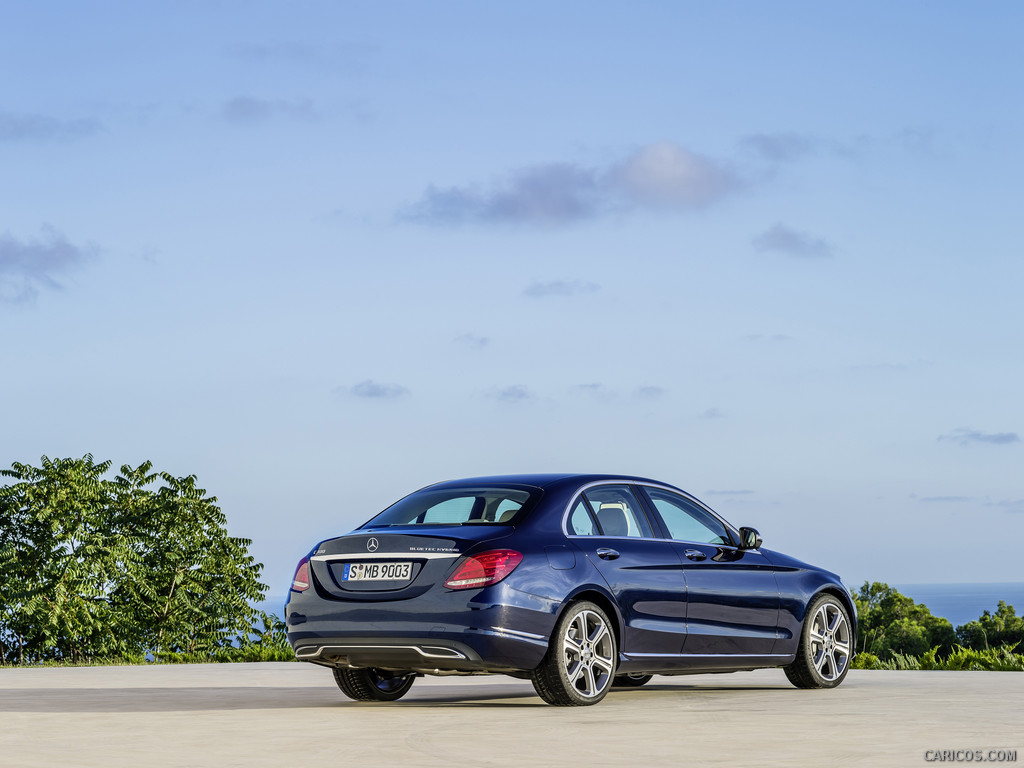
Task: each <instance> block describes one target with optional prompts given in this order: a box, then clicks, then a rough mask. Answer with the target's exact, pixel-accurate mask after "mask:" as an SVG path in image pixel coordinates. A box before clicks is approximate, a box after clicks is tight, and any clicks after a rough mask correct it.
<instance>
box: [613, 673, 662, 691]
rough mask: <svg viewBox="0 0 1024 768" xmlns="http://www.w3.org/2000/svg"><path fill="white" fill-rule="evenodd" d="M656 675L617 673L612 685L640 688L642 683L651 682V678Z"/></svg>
mask: <svg viewBox="0 0 1024 768" xmlns="http://www.w3.org/2000/svg"><path fill="white" fill-rule="evenodd" d="M652 677H654V675H638V674H635V673H634V674H631V675H616V676H615V679H614V680H613V681H612V685H613V686H614V687H615V688H639V687H640V686H641V685H647V683H649V682H651V678H652Z"/></svg>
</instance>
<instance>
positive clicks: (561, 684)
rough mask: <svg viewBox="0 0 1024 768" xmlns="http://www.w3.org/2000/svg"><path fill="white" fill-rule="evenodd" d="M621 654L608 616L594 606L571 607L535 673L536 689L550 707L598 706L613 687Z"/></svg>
mask: <svg viewBox="0 0 1024 768" xmlns="http://www.w3.org/2000/svg"><path fill="white" fill-rule="evenodd" d="M617 661H618V653H617V651H616V648H615V635H614V634H613V633H612V628H611V622H610V621H609V620H608V616H607V615H606V614H605V612H604V611H602V610H601V609H600V608H599V607H598V606H596V605H594V604H593V603H590V602H586V601H583V602H579V603H575V604H573V605H571V606H570V607H569V609H568V610H567V611H566V612H565V614H564V615H563V616H562V618H561V619H559V621H558V624H557V625H556V626H555V631H554V633H553V634H552V636H551V645H550V646H549V647H548V652H547V653H546V654H545V656H544V659H543V660H542V661H541V663H540V666H538V667H537V669H536V670H534V672H533V676H532V678H531V679H532V680H533V687H534V689H535V690H536V691H537V694H538V695H539V696H540V697H541V698H542V699H544V701H546V702H547V703H548V704H554V705H555V706H559V707H580V706H587V705H590V704H597V702H599V701H600V700H601V699H603V698H604V697H605V696H606V695H607V694H608V691H609V690H610V689H611V687H612V680H613V679H614V676H615V666H616V663H617Z"/></svg>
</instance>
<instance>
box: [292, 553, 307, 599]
mask: <svg viewBox="0 0 1024 768" xmlns="http://www.w3.org/2000/svg"><path fill="white" fill-rule="evenodd" d="M307 589H309V558H308V557H304V558H302V559H301V560H299V567H298V568H296V569H295V577H294V578H293V579H292V590H293V591H295V592H305V591H306V590H307Z"/></svg>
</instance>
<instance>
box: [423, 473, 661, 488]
mask: <svg viewBox="0 0 1024 768" xmlns="http://www.w3.org/2000/svg"><path fill="white" fill-rule="evenodd" d="M605 480H608V481H614V480H622V481H629V482H640V483H653V484H656V485H667V484H666V483H662V482H661V481H658V480H651V479H650V478H647V477H635V476H633V475H614V474H600V473H591V474H585V473H561V474H559V473H534V474H516V475H487V476H484V477H466V478H461V479H458V480H445V481H444V482H440V483H434V484H432V485H428V486H427V488H466V487H471V486H480V485H525V486H531V487H534V488H551V487H554V486H561V485H570V484H571V485H586V484H587V483H595V482H601V481H605Z"/></svg>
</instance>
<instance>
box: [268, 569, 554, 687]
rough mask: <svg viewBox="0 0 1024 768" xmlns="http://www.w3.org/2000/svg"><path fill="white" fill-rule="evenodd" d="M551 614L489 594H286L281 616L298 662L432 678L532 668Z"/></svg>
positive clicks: (550, 609) (517, 597) (528, 600)
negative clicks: (354, 597) (399, 597)
mask: <svg viewBox="0 0 1024 768" xmlns="http://www.w3.org/2000/svg"><path fill="white" fill-rule="evenodd" d="M496 587H501V585H496ZM310 591H312V590H310ZM414 606H415V608H414ZM556 609H557V604H555V603H553V602H552V601H548V600H544V599H543V598H537V597H535V596H533V595H528V594H527V593H524V592H519V591H518V590H514V589H511V588H504V589H500V590H499V589H496V588H495V587H491V588H488V589H485V590H481V591H480V592H477V593H476V594H473V593H467V592H462V593H458V592H455V593H452V592H446V593H442V594H439V595H436V596H433V597H432V599H423V598H420V599H418V600H416V601H408V602H404V601H394V602H386V603H375V602H371V601H352V602H349V601H338V600H330V599H328V600H325V599H323V598H322V597H319V596H316V595H305V594H299V593H292V599H291V600H290V601H289V603H288V605H287V606H286V609H285V616H286V624H287V630H288V641H289V642H290V643H291V645H292V648H293V649H294V650H295V655H296V657H297V658H298V659H300V660H302V661H310V662H313V663H316V664H323V665H325V666H332V667H360V668H361V667H377V668H381V669H390V670H396V671H407V670H411V671H414V672H422V673H424V674H435V675H436V674H460V673H461V674H471V673H473V672H496V673H502V674H509V673H516V672H529V671H531V670H533V669H536V667H537V665H539V664H540V662H541V660H542V659H543V658H544V654H545V653H546V652H547V648H548V637H549V636H550V633H551V631H552V627H553V624H554V618H555V611H556Z"/></svg>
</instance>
